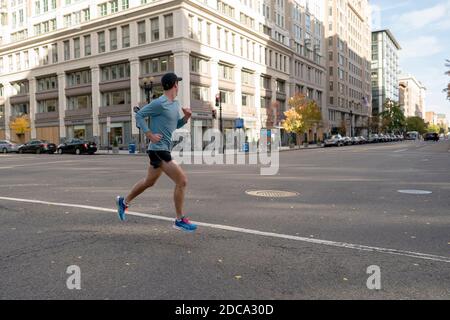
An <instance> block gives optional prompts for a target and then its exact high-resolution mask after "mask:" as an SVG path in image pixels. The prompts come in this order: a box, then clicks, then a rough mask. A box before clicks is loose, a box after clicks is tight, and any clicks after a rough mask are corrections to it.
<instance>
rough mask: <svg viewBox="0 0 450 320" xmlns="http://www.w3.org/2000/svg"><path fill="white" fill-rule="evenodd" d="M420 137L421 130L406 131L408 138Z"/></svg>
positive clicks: (415, 138)
mask: <svg viewBox="0 0 450 320" xmlns="http://www.w3.org/2000/svg"><path fill="white" fill-rule="evenodd" d="M417 139H419V132H417V131H408V132H407V133H406V140H417Z"/></svg>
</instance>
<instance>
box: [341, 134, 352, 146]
mask: <svg viewBox="0 0 450 320" xmlns="http://www.w3.org/2000/svg"><path fill="white" fill-rule="evenodd" d="M342 141H343V142H344V146H348V145H351V144H352V138H350V137H348V136H345V137H343V138H342Z"/></svg>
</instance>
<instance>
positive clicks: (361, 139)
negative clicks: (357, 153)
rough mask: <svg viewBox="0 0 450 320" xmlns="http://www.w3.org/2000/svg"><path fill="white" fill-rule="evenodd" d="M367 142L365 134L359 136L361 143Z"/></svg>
mask: <svg viewBox="0 0 450 320" xmlns="http://www.w3.org/2000/svg"><path fill="white" fill-rule="evenodd" d="M365 143H367V139H366V138H364V137H363V136H359V144H365Z"/></svg>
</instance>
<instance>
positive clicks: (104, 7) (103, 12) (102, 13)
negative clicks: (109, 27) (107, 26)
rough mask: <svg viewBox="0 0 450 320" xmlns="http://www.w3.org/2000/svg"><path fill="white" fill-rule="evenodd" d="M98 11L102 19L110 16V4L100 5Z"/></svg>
mask: <svg viewBox="0 0 450 320" xmlns="http://www.w3.org/2000/svg"><path fill="white" fill-rule="evenodd" d="M98 11H99V12H100V17H104V16H106V15H107V14H108V4H107V3H106V2H105V3H102V4H99V5H98Z"/></svg>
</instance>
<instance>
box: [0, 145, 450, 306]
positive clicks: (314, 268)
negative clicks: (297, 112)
mask: <svg viewBox="0 0 450 320" xmlns="http://www.w3.org/2000/svg"><path fill="white" fill-rule="evenodd" d="M147 166H148V158H147V157H143V156H130V155H116V156H113V155H94V156H88V155H85V156H75V155H43V154H42V155H16V154H8V155H0V242H1V246H0V266H1V269H2V272H1V273H0V299H185V300H190V299H449V298H450V143H449V141H441V142H438V143H435V142H398V143H388V144H373V145H361V146H350V147H341V148H326V149H314V150H299V151H288V152H282V153H280V170H279V173H278V174H277V175H274V176H261V175H260V174H259V167H258V166H257V165H213V166H209V165H183V168H184V169H185V170H186V172H187V175H188V179H189V181H188V190H187V194H186V210H187V212H188V216H189V217H190V218H191V220H193V221H195V222H199V223H200V226H199V229H198V231H197V232H196V233H194V234H188V233H184V232H180V231H177V230H175V229H173V228H172V221H171V219H172V218H173V217H174V207H173V203H172V197H173V183H172V182H171V181H170V180H169V179H168V178H167V177H165V176H162V177H161V179H160V180H159V181H158V182H157V184H156V185H155V186H154V187H153V188H151V189H149V190H147V191H146V192H145V193H144V194H142V195H141V196H140V197H138V198H137V199H136V200H135V201H134V202H133V205H132V207H131V208H130V211H131V214H130V215H128V216H127V218H128V219H127V221H126V222H120V221H119V220H118V218H117V215H116V213H115V202H114V201H115V197H116V195H118V194H122V195H124V194H126V193H127V191H128V190H129V189H130V188H131V187H132V185H133V184H134V183H135V182H136V181H137V180H138V179H140V178H141V177H143V175H144V174H145V172H146V168H147ZM409 189H414V190H424V191H431V192H432V193H428V194H405V193H400V192H398V190H409ZM248 190H282V191H292V192H297V193H298V195H297V196H294V197H287V198H270V197H255V196H251V195H248V194H246V191H248ZM169 218H170V219H169ZM73 265H75V266H78V267H79V270H80V272H81V273H80V279H81V289H80V290H76V289H75V290H70V289H69V288H68V286H67V280H68V278H69V277H71V274H69V273H67V269H68V267H69V266H73ZM369 266H377V267H379V270H380V284H381V289H376V288H375V289H373V288H372V289H369V288H368V286H367V281H368V278H369V277H370V276H372V274H371V273H368V272H367V269H368V267H369ZM372 279H373V278H372ZM371 283H373V282H371Z"/></svg>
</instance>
